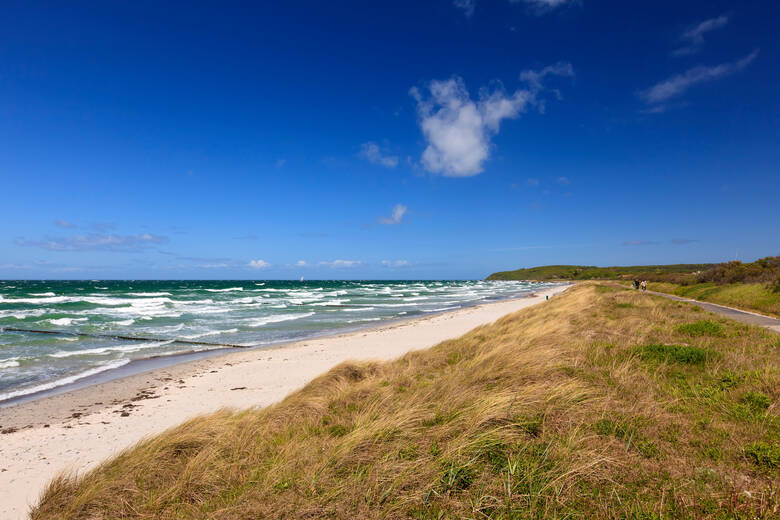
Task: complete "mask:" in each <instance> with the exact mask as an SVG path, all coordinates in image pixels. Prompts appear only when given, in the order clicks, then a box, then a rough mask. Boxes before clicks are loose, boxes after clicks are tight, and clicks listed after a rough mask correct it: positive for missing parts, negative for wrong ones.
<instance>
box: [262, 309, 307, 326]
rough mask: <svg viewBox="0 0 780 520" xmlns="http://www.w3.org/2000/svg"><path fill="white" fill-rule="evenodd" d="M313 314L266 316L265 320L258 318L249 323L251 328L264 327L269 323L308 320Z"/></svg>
mask: <svg viewBox="0 0 780 520" xmlns="http://www.w3.org/2000/svg"><path fill="white" fill-rule="evenodd" d="M313 315H314V313H313V312H303V313H300V314H281V315H276V316H266V317H264V318H257V319H253V320H250V321H249V326H250V327H262V326H263V325H268V324H269V323H279V322H282V321H291V320H299V319H301V318H306V317H309V316H313Z"/></svg>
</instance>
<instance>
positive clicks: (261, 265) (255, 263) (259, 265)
mask: <svg viewBox="0 0 780 520" xmlns="http://www.w3.org/2000/svg"><path fill="white" fill-rule="evenodd" d="M249 267H252V268H253V269H266V268H268V267H271V264H269V263H268V262H266V261H265V260H260V259H257V260H251V261H250V262H249Z"/></svg>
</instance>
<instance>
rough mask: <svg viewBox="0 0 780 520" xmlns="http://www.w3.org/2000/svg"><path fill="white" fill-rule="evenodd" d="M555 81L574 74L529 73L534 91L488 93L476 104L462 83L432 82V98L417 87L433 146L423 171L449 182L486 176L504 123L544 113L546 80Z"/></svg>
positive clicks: (565, 68) (558, 68) (557, 70)
mask: <svg viewBox="0 0 780 520" xmlns="http://www.w3.org/2000/svg"><path fill="white" fill-rule="evenodd" d="M549 75H559V76H571V75H573V71H572V69H571V65H569V64H566V63H561V64H557V65H554V66H551V67H545V68H544V69H542V70H541V71H524V72H523V73H522V74H521V75H520V79H521V80H522V81H524V82H526V83H527V84H528V88H526V89H518V90H516V91H515V92H514V93H512V94H508V93H507V92H505V91H504V89H503V87H501V86H500V85H499V86H498V88H496V89H495V90H493V91H492V92H491V91H490V90H488V89H487V88H483V89H481V90H480V92H479V100H478V101H476V102H475V101H473V100H472V99H471V96H470V95H469V92H468V90H467V89H466V85H465V84H464V82H463V80H462V79H461V78H459V77H453V78H450V79H448V80H444V81H437V80H434V81H431V82H430V83H429V84H428V87H427V90H428V92H429V94H430V95H429V96H424V95H423V92H422V91H421V90H420V89H418V88H416V87H413V88H412V89H411V90H410V91H409V93H410V94H411V95H412V97H413V98H414V99H415V100H416V101H417V113H418V117H419V124H420V128H421V130H422V133H423V136H424V137H425V140H426V142H427V146H426V148H425V151H423V155H422V165H423V167H424V168H425V169H426V170H428V171H430V172H432V173H440V174H442V175H444V176H446V177H471V176H474V175H478V174H480V173H482V172H483V171H484V163H485V161H487V159H488V157H489V156H490V148H491V139H492V138H493V136H494V135H496V134H498V132H499V130H500V126H501V122H502V121H503V120H504V119H515V118H517V117H519V116H520V114H521V113H523V112H525V111H526V110H527V107H528V106H529V105H534V106H538V107H539V108H540V110H542V111H543V106H544V105H543V104H540V103H539V101H538V99H537V95H538V94H539V92H540V91H541V90H542V80H543V79H544V78H545V77H546V76H549Z"/></svg>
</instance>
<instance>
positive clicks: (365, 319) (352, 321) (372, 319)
mask: <svg viewBox="0 0 780 520" xmlns="http://www.w3.org/2000/svg"><path fill="white" fill-rule="evenodd" d="M381 319H382V318H363V319H362V320H347V323H359V322H361V321H379V320H381Z"/></svg>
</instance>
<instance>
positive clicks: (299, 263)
mask: <svg viewBox="0 0 780 520" xmlns="http://www.w3.org/2000/svg"><path fill="white" fill-rule="evenodd" d="M295 265H296V266H297V267H306V266H307V265H309V264H307V263H306V260H298V261H297V262H295Z"/></svg>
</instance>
